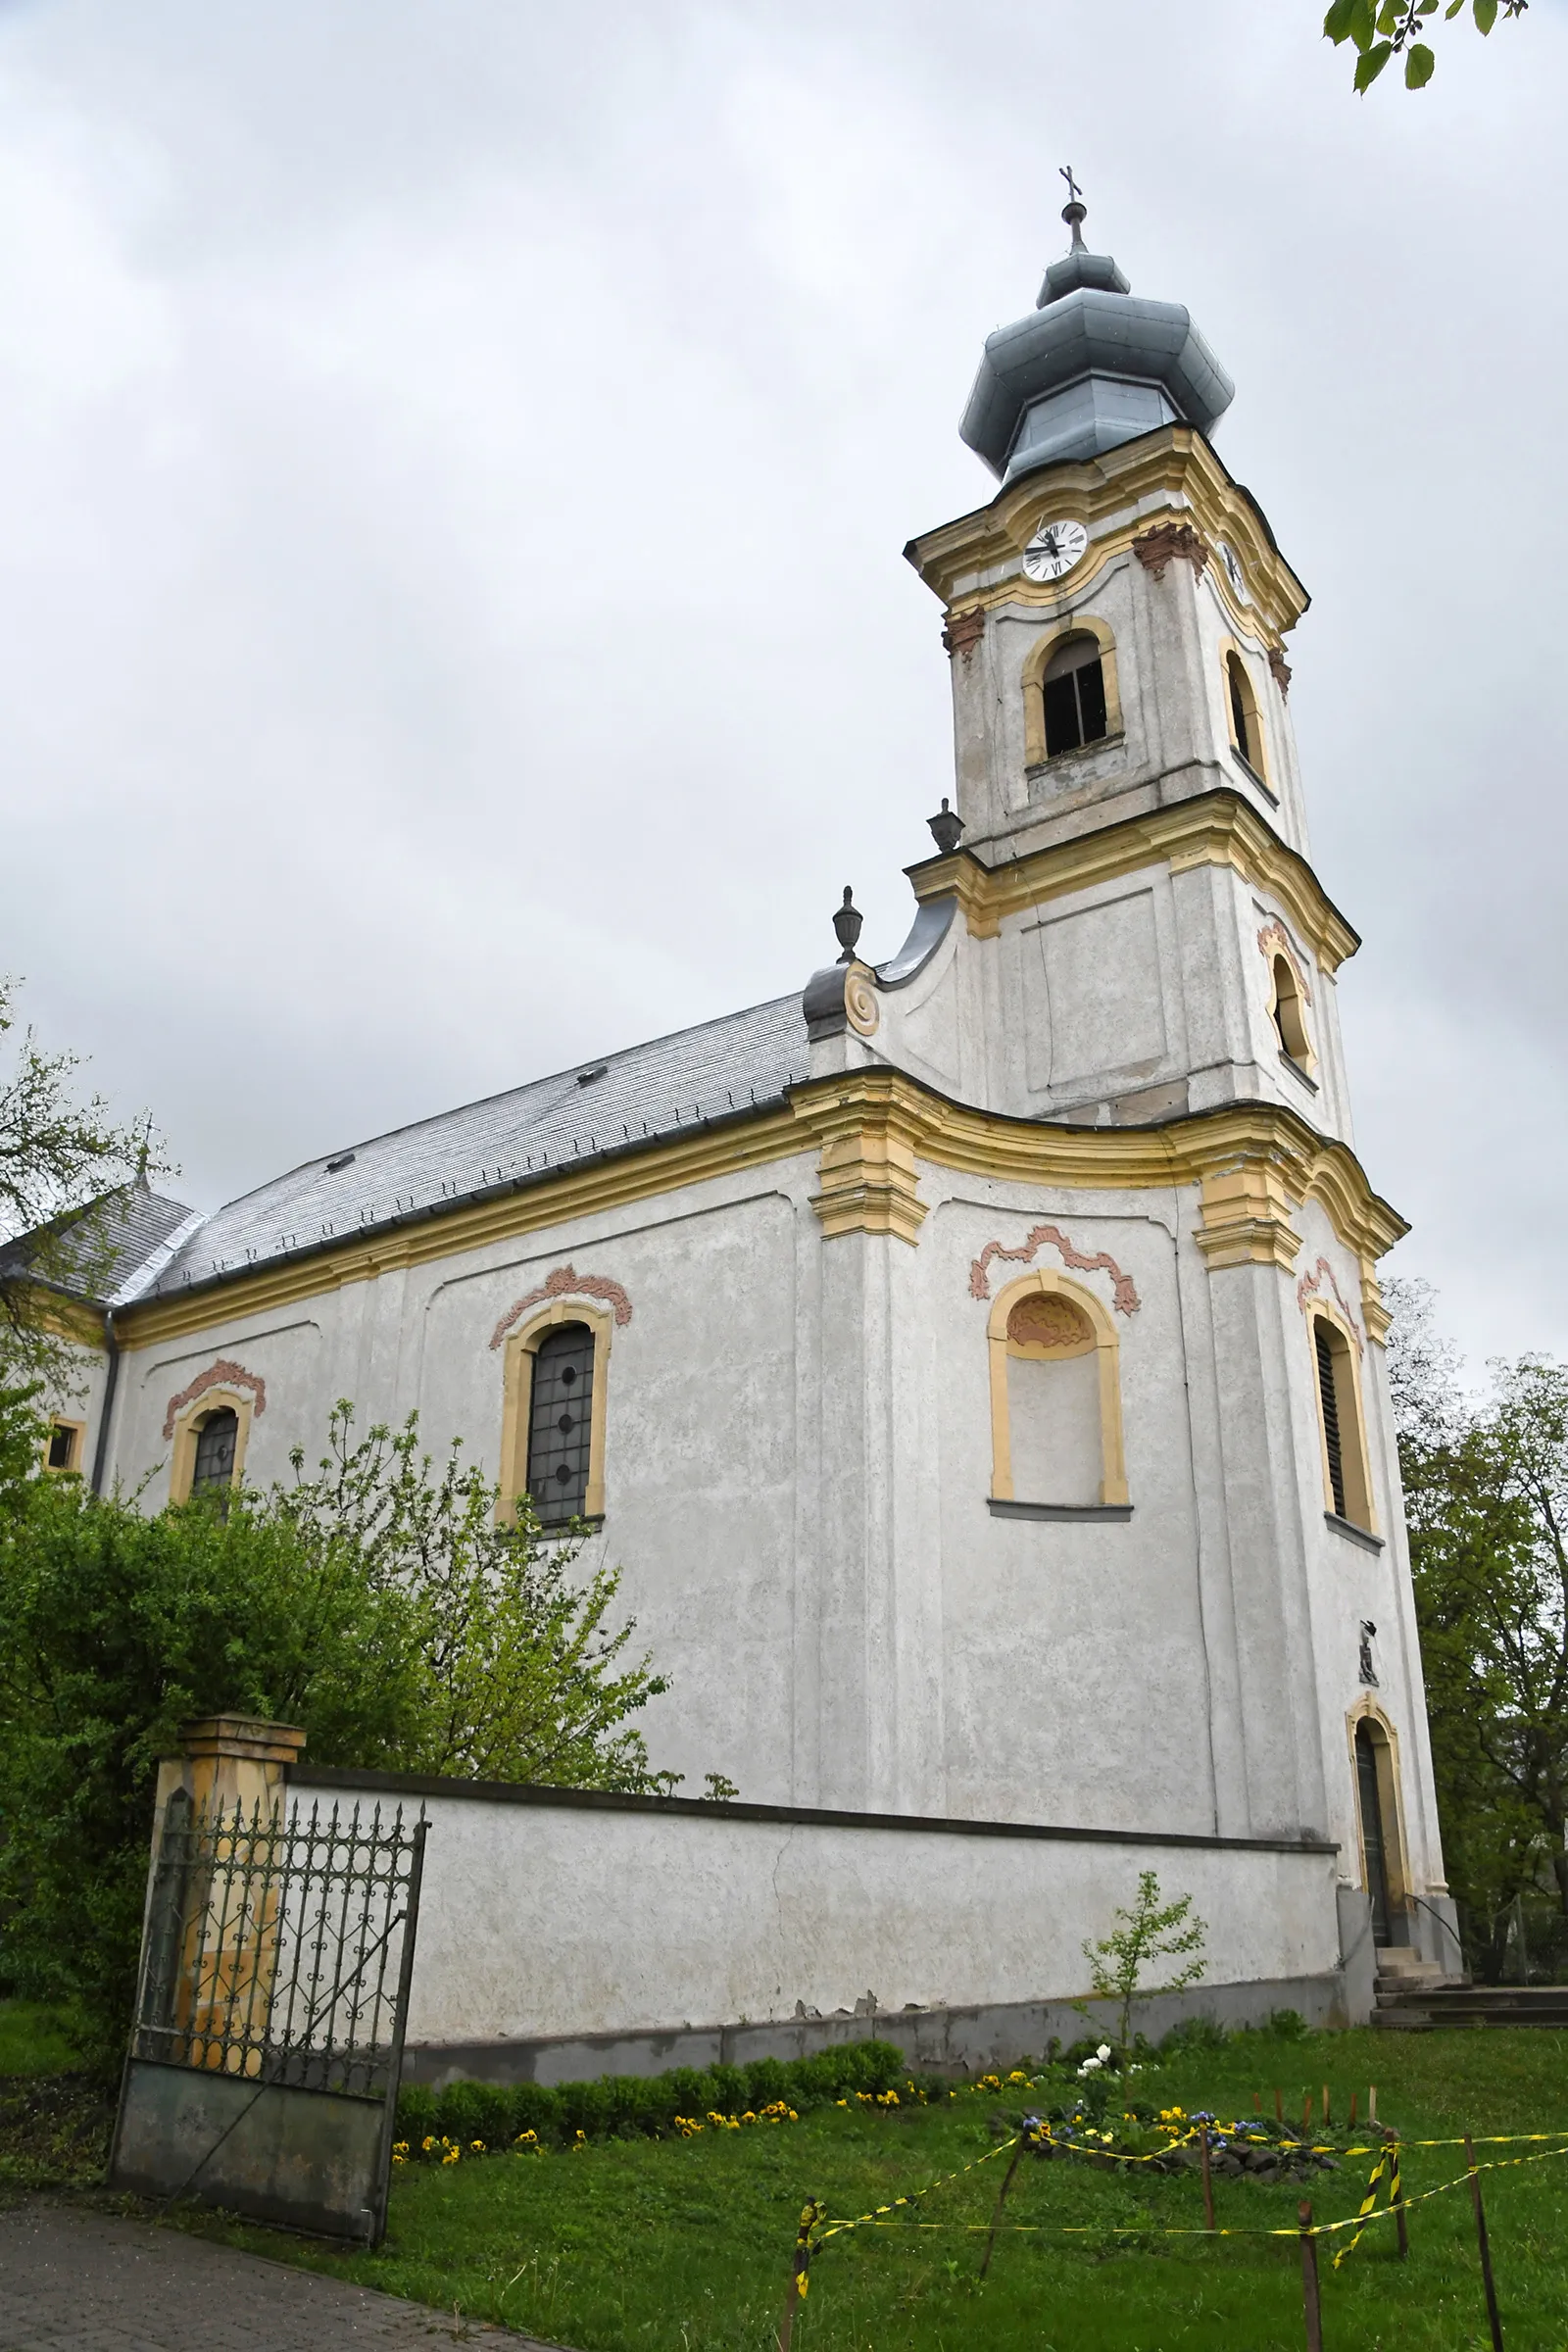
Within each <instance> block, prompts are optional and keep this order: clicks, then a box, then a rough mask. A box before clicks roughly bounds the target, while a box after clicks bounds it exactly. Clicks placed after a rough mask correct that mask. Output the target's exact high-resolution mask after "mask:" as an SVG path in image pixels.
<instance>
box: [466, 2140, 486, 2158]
mask: <svg viewBox="0 0 1568 2352" xmlns="http://www.w3.org/2000/svg"><path fill="white" fill-rule="evenodd" d="M468 2145H469V2147H470V2148H471V2149H472V2150H473V2152H474V2154H475V2155H476V2156H482V2155H483V2154H484V2141H483V2140H482V2139H470V2140H469V2142H468Z"/></svg>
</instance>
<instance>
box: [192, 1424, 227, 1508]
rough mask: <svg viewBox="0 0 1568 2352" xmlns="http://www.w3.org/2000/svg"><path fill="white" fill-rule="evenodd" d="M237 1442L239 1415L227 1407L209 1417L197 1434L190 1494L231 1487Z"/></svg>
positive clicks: (200, 1493) (201, 1493)
mask: <svg viewBox="0 0 1568 2352" xmlns="http://www.w3.org/2000/svg"><path fill="white" fill-rule="evenodd" d="M238 1439H239V1415H238V1414H237V1413H236V1412H234V1411H233V1410H232V1409H231V1408H230V1407H229V1406H227V1405H224V1406H223V1407H222V1409H221V1411H219V1412H216V1413H209V1414H208V1416H207V1418H206V1420H205V1421H204V1422H203V1423H202V1425H201V1428H200V1429H199V1430H198V1431H197V1432H196V1463H195V1467H194V1469H193V1470H192V1472H191V1480H190V1491H191V1493H192V1494H193V1495H203V1494H210V1493H212V1492H214V1491H215V1490H216V1491H220V1492H221V1491H223V1490H226V1489H227V1488H229V1487H231V1486H232V1485H233V1483H234V1447H235V1445H236V1443H237V1442H238Z"/></svg>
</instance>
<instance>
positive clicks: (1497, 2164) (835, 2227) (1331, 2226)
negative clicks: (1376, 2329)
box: [817, 2131, 1568, 2252]
mask: <svg viewBox="0 0 1568 2352" xmlns="http://www.w3.org/2000/svg"><path fill="white" fill-rule="evenodd" d="M1555 2136H1558V2135H1557V2134H1555V2133H1548V2132H1544V2131H1516V2132H1511V2133H1505V2134H1500V2135H1499V2137H1500V2138H1503V2139H1514V2140H1520V2139H1546V2138H1551V2137H1555ZM1563 2136H1565V2137H1568V2134H1564V2135H1563ZM1404 2144H1405V2145H1406V2146H1414V2147H1451V2146H1455V2145H1462V2144H1463V2143H1462V2141H1460V2142H1455V2141H1451V2140H1414V2141H1406V2142H1405V2143H1404ZM1493 2144H1495V2142H1494V2143H1493ZM1016 2145H1017V2140H1016V2139H1012V2140H1005V2141H1004V2142H1002V2144H1001V2146H999V2147H995V2148H992V2149H990V2150H988V2151H987V2153H986V2155H984V2156H981V2157H977V2158H976V2160H975V2163H974V2164H968V2165H965V2166H964V2167H963V2172H965V2173H972V2172H974V2171H975V2169H976V2167H977V2166H978V2165H981V2164H988V2163H989V2162H990V2161H991V2158H992V2157H993V2156H999V2155H1001V2154H1002V2153H1003V2151H1004V2149H1005V2148H1008V2147H1015V2146H1016ZM1371 2152H1372V2151H1371V2150H1367V2151H1366V2153H1368V2154H1370V2153H1371ZM1389 2153H1390V2151H1389V2150H1385V2151H1384V2154H1385V2156H1387V2155H1388V2154H1389ZM1551 2156H1568V2147H1561V2148H1543V2149H1542V2151H1541V2153H1540V2154H1539V2155H1537V2156H1509V2157H1505V2158H1503V2159H1501V2160H1500V2161H1494V2162H1493V2163H1491V2164H1478V2165H1477V2166H1476V2168H1475V2169H1476V2171H1477V2172H1478V2173H1500V2172H1513V2171H1516V2170H1517V2169H1518V2167H1519V2166H1521V2165H1525V2164H1544V2163H1545V2162H1546V2160H1547V2158H1548V2157H1551ZM1378 2169H1379V2172H1380V2173H1381V2171H1382V2167H1381V2165H1380V2166H1379V2168H1378ZM962 2177H963V2175H962V2173H949V2174H948V2175H947V2176H946V2179H945V2180H936V2181H933V2182H932V2187H933V2188H945V2187H946V2186H947V2184H948V2181H949V2180H961V2179H962ZM1397 2178H1398V2176H1397V2172H1396V2174H1395V2175H1394V2180H1393V2181H1392V2182H1391V2199H1390V2202H1389V2203H1388V2204H1387V2205H1385V2206H1384V2207H1383V2209H1382V2211H1381V2212H1376V2213H1374V2212H1372V2211H1371V2210H1370V2207H1369V2203H1368V2201H1367V2200H1365V2199H1363V2201H1362V2205H1361V2210H1360V2211H1359V2212H1358V2213H1351V2214H1347V2215H1346V2216H1345V2218H1344V2220H1343V2221H1338V2222H1314V2223H1313V2224H1312V2225H1311V2227H1310V2229H1300V2228H1287V2229H1279V2228H1275V2229H1262V2228H1259V2227H1257V2226H1255V2225H1253V2226H1245V2225H1244V2226H1243V2227H1242V2228H1240V2229H1236V2228H1229V2227H1225V2228H1219V2229H1195V2228H1179V2229H1172V2228H1170V2227H1169V2226H1168V2225H1167V2224H1163V2223H1158V2222H1123V2221H1116V2222H1000V2223H996V2224H993V2223H991V2222H916V2221H906V2222H892V2221H884V2220H883V2219H882V2218H881V2217H882V2216H883V2215H884V2214H891V2213H892V2212H893V2211H894V2209H895V2206H902V2205H914V2204H917V2203H918V2202H919V2199H918V2198H917V2197H899V2198H896V2199H895V2200H894V2205H878V2206H877V2207H876V2208H875V2209H874V2211H873V2212H871V2213H862V2214H860V2215H858V2216H857V2218H856V2219H855V2220H854V2221H839V2222H830V2223H829V2224H828V2226H827V2228H826V2229H824V2230H823V2232H822V2235H821V2237H820V2239H818V2241H817V2242H818V2243H819V2244H825V2243H826V2242H827V2240H828V2239H829V2238H830V2237H837V2236H839V2235H840V2234H841V2232H843V2231H844V2230H846V2229H956V2230H957V2231H959V2233H960V2234H965V2235H969V2236H983V2235H984V2234H985V2232H986V2231H987V2230H989V2229H993V2228H996V2229H999V2230H1002V2231H1005V2232H1007V2233H1009V2234H1011V2235H1013V2236H1019V2235H1022V2236H1027V2237H1107V2236H1108V2237H1333V2236H1335V2235H1337V2234H1338V2233H1339V2231H1340V2230H1342V2229H1353V2230H1355V2232H1356V2239H1355V2240H1352V2241H1351V2244H1352V2246H1353V2244H1354V2243H1355V2242H1356V2240H1358V2239H1359V2237H1360V2234H1361V2232H1362V2230H1364V2229H1367V2228H1369V2227H1370V2225H1371V2224H1372V2223H1373V2222H1386V2221H1387V2220H1388V2219H1389V2218H1390V2216H1391V2215H1392V2214H1393V2213H1394V2212H1395V2211H1396V2210H1397V2204H1396V2201H1395V2200H1396V2196H1397V2188H1396V2184H1397ZM1469 2180H1470V2174H1469V2172H1468V2171H1465V2172H1463V2173H1461V2174H1459V2176H1458V2178H1457V2179H1456V2180H1445V2181H1444V2182H1442V2184H1441V2185H1440V2186H1439V2187H1437V2188H1424V2189H1422V2190H1420V2191H1419V2192H1418V2194H1416V2195H1415V2196H1413V2197H1405V2198H1404V2199H1403V2203H1404V2204H1405V2206H1406V2207H1409V2206H1411V2205H1424V2204H1426V2203H1427V2202H1428V2200H1429V2199H1431V2198H1433V2197H1446V2196H1447V2195H1448V2193H1449V2192H1450V2190H1452V2189H1455V2188H1463V2187H1465V2186H1466V2184H1467V2183H1468V2181H1469ZM924 2193H929V2192H924ZM1346 2250H1347V2252H1348V2251H1350V2248H1347V2249H1346Z"/></svg>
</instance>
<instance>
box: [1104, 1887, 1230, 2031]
mask: <svg viewBox="0 0 1568 2352" xmlns="http://www.w3.org/2000/svg"><path fill="white" fill-rule="evenodd" d="M1115 1917H1116V1919H1117V1920H1119V1921H1120V1922H1121V1925H1120V1926H1119V1927H1115V1928H1113V1929H1112V1930H1111V1932H1110V1934H1109V1935H1108V1936H1102V1937H1101V1938H1100V1940H1099V1941H1098V1942H1096V1943H1089V1942H1086V1943H1085V1945H1084V1958H1085V1959H1086V1960H1087V1961H1088V1963H1089V1973H1090V1979H1091V1982H1092V1983H1093V1985H1094V1988H1095V1993H1096V1996H1097V1998H1098V1999H1100V2000H1114V2001H1117V2002H1119V2003H1120V2005H1121V2009H1120V2020H1119V2024H1118V2028H1117V2036H1116V2048H1117V2052H1118V2054H1119V2056H1120V2057H1121V2059H1122V2060H1123V2062H1125V2060H1126V2056H1127V2052H1128V2049H1129V2048H1130V2046H1131V2043H1132V2022H1133V2003H1134V2001H1135V2000H1137V1999H1138V1998H1139V1997H1140V1996H1141V1995H1142V1996H1143V1997H1145V1998H1147V1997H1148V1996H1149V1995H1150V1994H1152V1993H1155V1992H1179V1991H1180V1990H1181V1988H1182V1986H1183V1985H1193V1984H1196V1983H1197V1981H1198V1979H1199V1978H1200V1977H1201V1975H1202V1973H1203V1963H1202V1960H1201V1958H1195V1959H1192V1960H1190V1961H1188V1963H1187V1965H1186V1966H1185V1967H1184V1968H1181V1969H1178V1971H1177V1973H1176V1974H1175V1976H1173V1977H1171V1978H1169V1979H1168V1980H1167V1982H1166V1983H1165V1984H1163V1985H1141V1984H1140V1983H1139V1979H1140V1978H1141V1977H1142V1975H1143V1973H1144V1970H1145V1969H1146V1968H1147V1967H1149V1966H1151V1965H1152V1963H1153V1962H1155V1961H1159V1960H1179V1959H1181V1958H1182V1957H1183V1955H1184V1954H1186V1953H1188V1952H1193V1953H1201V1951H1202V1948H1203V1938H1204V1936H1205V1933H1206V1930H1205V1928H1204V1924H1203V1922H1202V1920H1201V1919H1198V1918H1196V1917H1195V1916H1194V1914H1193V1898H1192V1896H1191V1895H1190V1894H1184V1895H1180V1896H1178V1897H1177V1899H1176V1901H1175V1902H1173V1903H1162V1902H1161V1901H1160V1895H1159V1880H1158V1878H1157V1877H1156V1876H1155V1874H1154V1872H1153V1871H1152V1870H1145V1871H1140V1873H1139V1875H1138V1896H1137V1900H1136V1901H1135V1902H1134V1904H1133V1907H1132V1909H1131V1910H1130V1911H1124V1910H1123V1909H1122V1908H1121V1906H1120V1905H1119V1904H1118V1905H1117V1908H1116V1912H1115Z"/></svg>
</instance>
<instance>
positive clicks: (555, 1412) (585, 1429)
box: [528, 1323, 594, 1527]
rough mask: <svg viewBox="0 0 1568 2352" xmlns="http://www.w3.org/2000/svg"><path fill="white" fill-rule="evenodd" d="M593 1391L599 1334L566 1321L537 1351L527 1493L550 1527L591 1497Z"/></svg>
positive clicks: (573, 1515)
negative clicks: (589, 1494)
mask: <svg viewBox="0 0 1568 2352" xmlns="http://www.w3.org/2000/svg"><path fill="white" fill-rule="evenodd" d="M593 1394H594V1335H593V1333H592V1332H591V1331H590V1330H589V1328H588V1326H587V1324H586V1323H563V1324H561V1325H560V1326H559V1327H558V1328H557V1329H556V1330H555V1331H553V1332H552V1333H551V1334H550V1337H549V1338H548V1339H547V1340H545V1341H543V1342H542V1343H541V1345H540V1346H539V1348H537V1349H536V1350H535V1353H534V1359H533V1396H532V1399H531V1402H530V1405H529V1412H528V1493H529V1495H531V1496H532V1497H533V1507H534V1509H535V1511H536V1512H537V1513H538V1515H539V1517H540V1519H541V1520H542V1521H543V1523H544V1524H545V1525H546V1526H547V1527H548V1526H553V1525H556V1524H558V1523H559V1522H560V1521H561V1520H563V1519H575V1518H576V1517H577V1516H578V1514H579V1513H580V1512H581V1510H582V1508H583V1505H584V1503H585V1501H586V1500H587V1496H588V1453H589V1441H590V1437H591V1435H592V1430H593Z"/></svg>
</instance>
